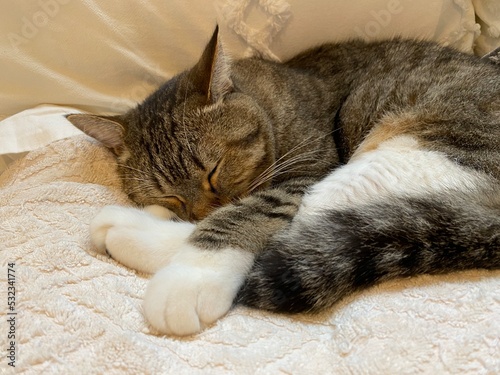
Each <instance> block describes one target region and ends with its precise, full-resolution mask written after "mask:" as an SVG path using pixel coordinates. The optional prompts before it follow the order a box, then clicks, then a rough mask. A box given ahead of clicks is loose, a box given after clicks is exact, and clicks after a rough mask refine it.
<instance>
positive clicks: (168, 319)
mask: <svg viewBox="0 0 500 375" xmlns="http://www.w3.org/2000/svg"><path fill="white" fill-rule="evenodd" d="M252 262H253V255H252V254H250V253H247V252H243V251H239V250H234V249H230V248H228V249H224V250H220V251H217V250H200V249H197V248H194V247H193V246H191V245H188V244H186V248H184V249H183V250H182V251H181V252H180V253H179V254H178V255H177V256H176V257H174V259H173V260H172V262H171V263H170V264H169V265H168V266H167V267H165V268H163V269H161V270H160V271H159V272H158V273H156V274H155V275H154V276H153V278H152V279H151V281H150V282H149V285H148V288H147V291H146V296H145V299H144V314H145V315H146V318H147V319H148V321H149V323H150V324H151V325H152V326H153V327H154V328H156V329H157V330H158V331H160V332H162V333H166V334H173V335H178V336H185V335H191V334H194V333H197V332H199V331H200V330H202V329H203V328H204V327H205V326H206V325H208V324H211V323H213V322H215V321H216V320H217V319H219V318H221V317H222V316H224V315H225V314H226V313H227V312H228V311H229V309H230V308H231V305H232V303H233V300H234V298H235V296H236V293H237V292H238V290H239V288H240V286H241V285H242V283H243V281H244V279H245V276H246V274H247V272H248V270H249V268H250V267H251V265H252Z"/></svg>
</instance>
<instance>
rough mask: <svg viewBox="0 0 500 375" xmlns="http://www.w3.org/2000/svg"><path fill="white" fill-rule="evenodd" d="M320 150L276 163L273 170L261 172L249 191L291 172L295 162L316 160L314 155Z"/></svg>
mask: <svg viewBox="0 0 500 375" xmlns="http://www.w3.org/2000/svg"><path fill="white" fill-rule="evenodd" d="M318 151H319V150H314V151H308V152H305V153H302V154H299V155H295V156H293V157H291V158H290V159H287V160H285V161H283V162H282V163H280V164H274V165H273V167H274V168H273V169H272V170H268V171H267V172H266V173H262V174H260V175H259V176H258V177H257V178H256V179H255V180H254V181H253V182H252V183H251V184H250V186H249V190H248V191H249V192H252V191H254V190H255V189H257V188H258V187H259V186H261V185H262V184H264V183H266V182H267V181H269V180H271V179H272V178H274V177H276V176H279V175H282V174H285V173H289V172H291V171H294V169H293V168H290V167H292V166H293V165H295V164H298V163H303V162H306V161H315V160H316V159H315V158H313V156H314V155H315V154H316V153H317V152H318Z"/></svg>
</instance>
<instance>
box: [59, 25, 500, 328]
mask: <svg viewBox="0 0 500 375" xmlns="http://www.w3.org/2000/svg"><path fill="white" fill-rule="evenodd" d="M69 119H70V120H71V121H72V122H73V123H74V124H75V125H77V126H78V127H79V128H80V129H82V130H84V131H86V132H87V133H88V134H90V135H92V136H94V137H95V138H97V139H99V140H101V141H102V142H103V143H104V144H105V145H107V146H108V147H110V148H111V149H113V150H114V152H115V153H116V154H117V157H118V160H119V165H120V166H119V171H120V173H121V175H122V178H123V181H124V187H125V189H126V191H127V192H128V193H129V195H130V196H131V198H132V199H134V200H135V201H136V202H137V203H139V204H142V205H152V204H157V205H161V206H165V207H167V208H169V209H171V210H172V211H174V212H175V213H176V214H177V216H179V217H180V218H182V219H187V220H198V219H203V220H201V221H200V222H198V223H197V224H196V225H195V224H191V223H187V222H176V221H169V220H162V219H159V218H157V217H156V216H154V215H151V214H150V213H148V212H144V211H140V210H137V209H130V208H120V207H108V208H105V209H104V210H103V211H102V212H101V213H100V214H99V215H98V216H97V217H96V219H95V220H94V221H93V222H92V226H91V231H92V238H93V241H94V243H95V244H96V245H97V247H98V248H99V249H100V250H102V251H104V250H105V249H107V251H108V252H109V253H110V255H111V256H113V258H114V259H117V260H119V261H120V262H122V263H123V264H125V265H127V266H129V267H132V268H135V269H138V270H141V271H145V272H150V273H153V272H157V274H156V275H155V276H154V278H153V279H152V281H151V283H150V286H149V288H148V291H147V293H146V300H145V314H146V316H147V317H148V319H149V321H150V322H151V323H152V325H153V326H155V327H156V328H157V329H159V330H160V331H162V332H167V333H175V334H190V333H194V332H197V331H198V330H200V329H201V327H202V326H203V325H204V324H206V323H211V322H213V321H215V320H216V319H218V318H219V317H221V316H222V315H224V314H225V313H226V312H227V310H228V309H229V308H230V306H231V305H232V304H233V302H234V301H235V300H236V301H238V302H242V303H245V304H248V305H250V306H255V307H259V308H264V309H269V310H273V311H293V312H296V311H308V310H318V309H323V308H325V307H329V306H331V305H332V304H333V303H335V302H336V301H338V300H339V299H340V298H342V297H343V296H345V295H346V294H348V293H350V292H352V291H354V290H357V289H360V288H363V287H367V286H370V285H372V284H374V283H376V282H378V281H381V280H386V279H390V278H394V277H400V276H411V275H417V274H422V273H442V272H451V271H455V270H462V269H468V268H488V269H498V268H500V68H499V67H498V66H494V65H493V64H488V63H487V62H484V61H480V60H479V59H477V58H475V57H472V56H468V55H465V54H460V53H458V52H455V51H453V50H451V49H446V48H442V47H438V46H437V45H435V44H433V43H427V42H415V41H403V40H394V41H387V42H376V43H364V42H361V41H354V42H349V43H342V44H338V45H325V46H322V47H319V48H316V49H313V50H310V51H306V52H304V53H303V54H300V55H298V56H297V57H295V58H293V59H292V60H290V61H288V62H286V63H284V64H278V63H273V62H268V61H263V60H260V59H256V58H253V59H244V60H240V61H236V62H234V63H229V62H228V61H227V60H226V58H225V56H224V52H223V51H222V48H221V46H220V45H219V44H217V36H216V35H214V37H213V38H212V40H211V42H210V43H209V45H208V46H207V48H206V50H205V52H204V54H203V56H202V58H201V60H200V62H199V63H198V64H197V65H196V66H195V67H194V68H193V69H191V70H190V71H188V72H185V73H183V74H181V75H179V76H177V77H175V78H173V79H172V80H171V81H169V82H167V83H166V84H165V85H164V86H163V87H162V88H160V89H159V90H158V91H157V92H156V93H154V94H153V95H152V96H150V97H149V98H148V99H146V101H145V102H144V103H143V104H141V105H140V106H139V107H138V108H137V109H134V110H132V111H130V112H129V113H128V114H126V115H124V116H121V117H116V118H101V117H97V116H89V115H72V116H70V117H69ZM304 194H305V195H304ZM219 206H222V207H220V208H217V207H219ZM216 208H217V209H216ZM148 210H149V211H150V212H153V211H154V212H153V213H154V214H155V215H159V216H164V217H166V218H170V217H171V215H170V213H169V212H168V211H167V210H164V209H161V208H159V207H157V206H156V207H153V208H148ZM238 291H239V293H238ZM237 293H238V294H237Z"/></svg>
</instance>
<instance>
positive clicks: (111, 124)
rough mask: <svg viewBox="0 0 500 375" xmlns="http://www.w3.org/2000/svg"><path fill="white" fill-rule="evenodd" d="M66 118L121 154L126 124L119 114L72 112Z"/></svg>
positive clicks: (117, 153)
mask: <svg viewBox="0 0 500 375" xmlns="http://www.w3.org/2000/svg"><path fill="white" fill-rule="evenodd" d="M66 118H67V119H68V120H69V121H70V122H71V123H72V124H73V125H74V126H76V127H77V128H78V129H80V130H81V131H82V132H84V133H85V134H87V135H89V136H91V137H92V138H95V139H97V140H98V141H99V142H101V143H102V144H103V145H104V146H106V147H107V148H109V149H110V150H111V151H113V152H114V153H115V154H116V155H120V154H121V152H122V151H123V139H124V136H125V126H124V124H123V121H121V119H120V117H119V116H96V115H88V114H70V115H66Z"/></svg>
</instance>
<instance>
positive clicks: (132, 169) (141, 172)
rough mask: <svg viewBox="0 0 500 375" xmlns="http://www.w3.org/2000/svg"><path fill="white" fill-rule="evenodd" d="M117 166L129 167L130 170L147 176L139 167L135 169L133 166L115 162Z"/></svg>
mask: <svg viewBox="0 0 500 375" xmlns="http://www.w3.org/2000/svg"><path fill="white" fill-rule="evenodd" d="M117 165H118V166H119V167H121V168H125V169H129V170H131V171H134V172H139V173H140V174H142V175H144V176H147V175H148V174H147V173H146V172H145V171H141V170H140V169H137V168H134V167H131V166H129V165H125V164H117Z"/></svg>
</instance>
